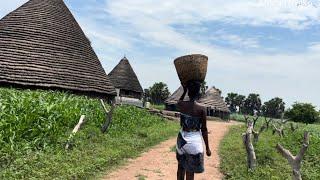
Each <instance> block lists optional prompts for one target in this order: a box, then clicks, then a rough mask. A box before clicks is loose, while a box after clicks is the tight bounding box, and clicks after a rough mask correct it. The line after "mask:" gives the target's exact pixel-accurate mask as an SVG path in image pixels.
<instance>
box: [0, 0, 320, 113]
mask: <svg viewBox="0 0 320 180" xmlns="http://www.w3.org/2000/svg"><path fill="white" fill-rule="evenodd" d="M24 2H26V0H10V1H8V0H0V5H1V6H0V7H1V8H0V17H3V16H4V15H6V14H7V13H9V12H10V11H12V10H14V9H15V8H17V7H19V6H20V5H22V4H23V3H24ZM65 3H66V4H67V5H68V7H69V9H70V10H71V11H72V13H73V14H74V16H75V18H76V19H77V20H78V22H79V24H80V25H81V27H82V28H83V30H84V32H85V33H86V34H87V36H88V37H89V39H90V40H91V42H92V46H93V47H94V49H95V51H96V53H97V54H98V57H99V59H100V61H101V62H102V64H103V66H104V68H105V70H106V72H107V73H108V72H110V71H111V70H112V68H113V67H114V66H115V65H116V64H117V63H118V61H119V60H120V59H121V58H122V57H123V56H124V55H126V56H127V58H128V59H129V60H130V62H131V64H132V66H133V68H134V69H135V71H136V73H137V76H138V77H139V79H140V81H141V84H142V86H143V87H144V88H148V87H149V86H151V85H152V84H153V83H154V82H156V81H163V82H165V83H167V84H168V86H169V89H170V90H171V92H172V91H174V90H175V89H176V88H177V87H178V86H179V80H178V77H177V75H176V72H175V68H174V66H173V60H174V58H176V57H179V56H181V55H185V54H191V53H201V54H205V55H207V56H208V57H209V67H208V75H207V80H206V81H207V82H208V84H209V85H210V86H216V87H218V88H220V89H221V90H222V91H223V93H224V95H225V94H226V93H227V92H238V93H241V94H244V95H247V94H248V93H251V92H254V93H259V94H260V95H261V97H262V99H263V100H269V99H271V98H273V97H276V96H278V97H281V98H283V99H284V100H285V102H286V103H287V105H291V104H292V103H293V102H295V101H299V102H309V103H313V104H314V105H317V106H318V107H319V106H320V96H319V95H318V93H319V91H320V83H319V73H318V72H319V67H320V26H319V25H320V0H282V1H279V0H255V1H253V0H252V1H249V0H237V1H232V0H215V1H213V0H202V1H198V0H189V1H183V0H170V1H166V0H161V1H160V0H153V1H150V0H134V1H132V0H117V1H111V0H65Z"/></svg>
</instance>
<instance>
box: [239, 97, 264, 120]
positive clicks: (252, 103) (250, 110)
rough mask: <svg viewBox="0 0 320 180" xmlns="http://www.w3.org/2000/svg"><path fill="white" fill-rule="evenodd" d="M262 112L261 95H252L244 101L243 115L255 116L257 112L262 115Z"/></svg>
mask: <svg viewBox="0 0 320 180" xmlns="http://www.w3.org/2000/svg"><path fill="white" fill-rule="evenodd" d="M260 111H261V99H260V95H259V94H254V93H251V94H249V95H248V97H247V98H246V99H245V100H244V104H243V108H242V113H244V114H250V115H254V114H255V112H257V113H260Z"/></svg>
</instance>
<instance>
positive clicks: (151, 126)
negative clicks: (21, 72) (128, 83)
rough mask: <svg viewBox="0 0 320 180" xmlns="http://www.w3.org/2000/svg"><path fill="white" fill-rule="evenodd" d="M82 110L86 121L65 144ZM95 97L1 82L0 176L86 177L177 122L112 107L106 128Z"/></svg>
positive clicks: (153, 139)
mask: <svg viewBox="0 0 320 180" xmlns="http://www.w3.org/2000/svg"><path fill="white" fill-rule="evenodd" d="M81 115H86V119H85V120H86V124H85V125H84V127H83V128H82V129H81V130H80V131H79V132H78V133H77V134H76V136H75V137H74V140H73V142H72V144H73V148H72V150H70V151H65V150H64V145H65V143H66V141H67V138H68V136H69V134H70V133H71V131H72V128H73V127H74V126H75V125H76V124H77V122H78V120H79V118H80V116H81ZM104 120H105V114H104V111H103V109H102V107H101V105H100V102H99V101H98V100H96V99H89V98H87V97H81V96H75V95H70V94H68V93H61V92H52V91H30V90H23V91H21V90H14V89H6V88H0V179H30V178H34V179H87V178H93V177H96V176H97V174H99V172H104V171H105V170H110V169H112V168H114V167H115V166H117V165H119V164H121V163H122V162H124V160H125V159H126V158H131V157H135V156H137V155H138V154H139V153H141V151H143V150H145V149H146V148H147V147H150V146H152V145H155V144H157V143H159V142H160V141H162V140H165V139H167V138H168V137H170V136H172V135H175V134H176V132H177V130H178V124H177V123H174V122H169V121H166V120H164V119H162V118H160V117H157V116H153V115H150V114H149V113H147V112H146V111H145V110H142V109H138V108H135V107H129V106H122V107H117V108H116V109H115V112H114V116H113V122H112V124H111V126H110V129H109V131H108V133H107V134H102V133H101V132H100V127H101V125H102V124H103V122H104Z"/></svg>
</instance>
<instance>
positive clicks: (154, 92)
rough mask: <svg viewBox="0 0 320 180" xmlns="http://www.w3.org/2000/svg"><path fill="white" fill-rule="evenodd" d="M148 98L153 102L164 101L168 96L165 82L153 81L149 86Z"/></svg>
mask: <svg viewBox="0 0 320 180" xmlns="http://www.w3.org/2000/svg"><path fill="white" fill-rule="evenodd" d="M149 95H150V100H151V102H152V103H153V104H163V103H164V101H165V100H166V99H167V98H168V97H169V95H170V92H169V89H168V86H167V84H165V83H163V82H158V83H154V84H153V86H151V87H150V88H149Z"/></svg>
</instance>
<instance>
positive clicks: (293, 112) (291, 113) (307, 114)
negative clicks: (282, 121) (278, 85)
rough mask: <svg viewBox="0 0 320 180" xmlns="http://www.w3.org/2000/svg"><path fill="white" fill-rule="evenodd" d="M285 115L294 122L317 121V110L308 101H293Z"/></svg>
mask: <svg viewBox="0 0 320 180" xmlns="http://www.w3.org/2000/svg"><path fill="white" fill-rule="evenodd" d="M285 116H286V117H287V118H289V119H290V120H292V121H295V122H303V123H306V124H308V123H314V122H316V121H319V112H318V111H317V110H316V109H315V106H313V105H312V104H309V103H298V102H296V103H294V104H293V105H292V108H291V109H288V110H287V111H286V113H285Z"/></svg>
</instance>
